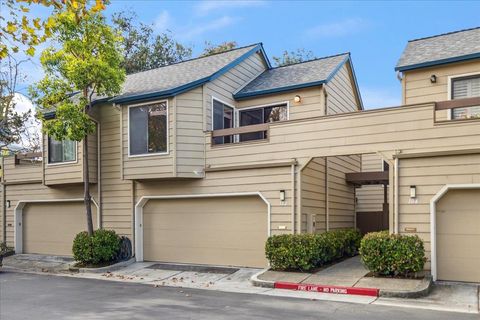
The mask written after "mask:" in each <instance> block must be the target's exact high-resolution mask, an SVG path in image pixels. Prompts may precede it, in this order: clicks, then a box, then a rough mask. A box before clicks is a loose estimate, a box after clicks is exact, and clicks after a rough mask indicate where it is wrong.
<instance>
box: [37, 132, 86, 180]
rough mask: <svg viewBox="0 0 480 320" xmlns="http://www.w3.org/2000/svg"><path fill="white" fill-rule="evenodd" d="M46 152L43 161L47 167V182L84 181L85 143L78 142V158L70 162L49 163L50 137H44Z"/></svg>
mask: <svg viewBox="0 0 480 320" xmlns="http://www.w3.org/2000/svg"><path fill="white" fill-rule="evenodd" d="M43 146H44V150H45V152H44V153H43V163H44V167H45V184H46V185H56V184H68V183H81V182H82V181H83V143H82V142H77V143H76V146H77V159H76V160H75V161H74V162H69V163H52V164H49V163H48V138H47V136H46V135H45V136H44V139H43Z"/></svg>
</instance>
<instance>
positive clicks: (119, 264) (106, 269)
mask: <svg viewBox="0 0 480 320" xmlns="http://www.w3.org/2000/svg"><path fill="white" fill-rule="evenodd" d="M134 262H135V258H130V259H129V260H126V261H120V262H117V263H115V264H112V265H110V266H106V267H101V268H75V267H70V271H72V272H78V273H105V272H111V271H115V270H118V269H121V268H124V267H126V266H129V265H131V264H132V263H134Z"/></svg>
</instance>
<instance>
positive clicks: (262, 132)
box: [212, 123, 269, 145]
mask: <svg viewBox="0 0 480 320" xmlns="http://www.w3.org/2000/svg"><path fill="white" fill-rule="evenodd" d="M268 131H269V125H268V123H262V124H254V125H251V126H244V127H238V128H229V129H220V130H214V131H212V145H222V144H234V143H242V142H247V141H257V140H266V139H268Z"/></svg>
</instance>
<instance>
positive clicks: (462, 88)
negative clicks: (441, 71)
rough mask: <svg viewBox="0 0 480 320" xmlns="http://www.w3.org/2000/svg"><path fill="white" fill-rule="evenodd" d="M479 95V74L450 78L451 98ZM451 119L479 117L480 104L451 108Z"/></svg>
mask: <svg viewBox="0 0 480 320" xmlns="http://www.w3.org/2000/svg"><path fill="white" fill-rule="evenodd" d="M473 97H480V75H475V76H469V77H462V78H456V79H452V99H464V98H473ZM452 115H453V117H452V118H453V119H468V118H477V117H480V106H475V107H469V108H458V109H453V113H452Z"/></svg>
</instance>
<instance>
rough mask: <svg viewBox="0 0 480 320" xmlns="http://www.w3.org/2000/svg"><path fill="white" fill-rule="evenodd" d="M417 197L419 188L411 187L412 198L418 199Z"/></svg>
mask: <svg viewBox="0 0 480 320" xmlns="http://www.w3.org/2000/svg"><path fill="white" fill-rule="evenodd" d="M416 197H417V187H416V186H410V198H412V199H413V198H416Z"/></svg>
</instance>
